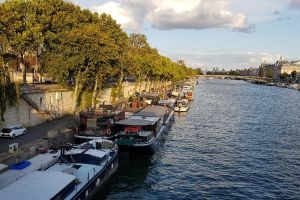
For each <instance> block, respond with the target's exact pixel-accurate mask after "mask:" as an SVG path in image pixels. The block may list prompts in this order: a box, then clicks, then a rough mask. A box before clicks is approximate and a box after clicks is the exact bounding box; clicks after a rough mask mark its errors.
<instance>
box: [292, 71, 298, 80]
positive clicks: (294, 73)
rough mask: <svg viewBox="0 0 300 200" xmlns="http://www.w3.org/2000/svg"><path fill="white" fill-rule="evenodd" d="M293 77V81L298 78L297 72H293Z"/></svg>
mask: <svg viewBox="0 0 300 200" xmlns="http://www.w3.org/2000/svg"><path fill="white" fill-rule="evenodd" d="M291 77H292V78H293V79H295V78H296V77H297V72H296V71H292V73H291Z"/></svg>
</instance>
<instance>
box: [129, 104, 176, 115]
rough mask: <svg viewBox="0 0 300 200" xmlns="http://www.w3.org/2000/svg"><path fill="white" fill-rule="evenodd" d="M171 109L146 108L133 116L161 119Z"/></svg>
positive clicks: (160, 107)
mask: <svg viewBox="0 0 300 200" xmlns="http://www.w3.org/2000/svg"><path fill="white" fill-rule="evenodd" d="M170 111H171V109H170V108H168V107H165V106H148V107H146V108H144V109H142V110H140V111H139V112H137V113H135V114H134V115H135V116H146V117H162V116H164V115H166V114H167V113H168V112H170Z"/></svg>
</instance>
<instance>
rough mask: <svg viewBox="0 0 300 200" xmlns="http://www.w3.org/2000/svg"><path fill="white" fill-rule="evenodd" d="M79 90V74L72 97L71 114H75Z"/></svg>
mask: <svg viewBox="0 0 300 200" xmlns="http://www.w3.org/2000/svg"><path fill="white" fill-rule="evenodd" d="M79 89H80V74H78V75H77V76H76V83H75V90H74V96H73V105H72V112H73V113H75V111H76V109H77V106H78V94H79Z"/></svg>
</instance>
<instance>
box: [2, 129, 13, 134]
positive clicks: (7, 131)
mask: <svg viewBox="0 0 300 200" xmlns="http://www.w3.org/2000/svg"><path fill="white" fill-rule="evenodd" d="M10 132H11V129H10V128H4V129H2V133H10Z"/></svg>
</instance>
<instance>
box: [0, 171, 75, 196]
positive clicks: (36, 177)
mask: <svg viewBox="0 0 300 200" xmlns="http://www.w3.org/2000/svg"><path fill="white" fill-rule="evenodd" d="M75 178H76V177H75V176H73V175H70V174H66V173H63V172H56V171H34V172H32V173H29V174H28V175H26V176H24V177H22V178H20V179H18V180H17V181H15V182H13V183H12V184H10V185H8V186H7V187H5V188H3V189H2V190H0V197H1V198H4V199H6V200H43V199H51V198H53V197H54V196H55V195H56V194H58V193H59V192H60V191H61V190H62V189H64V188H65V187H66V186H67V185H68V184H70V183H71V182H72V181H73V180H74V179H75Z"/></svg>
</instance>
